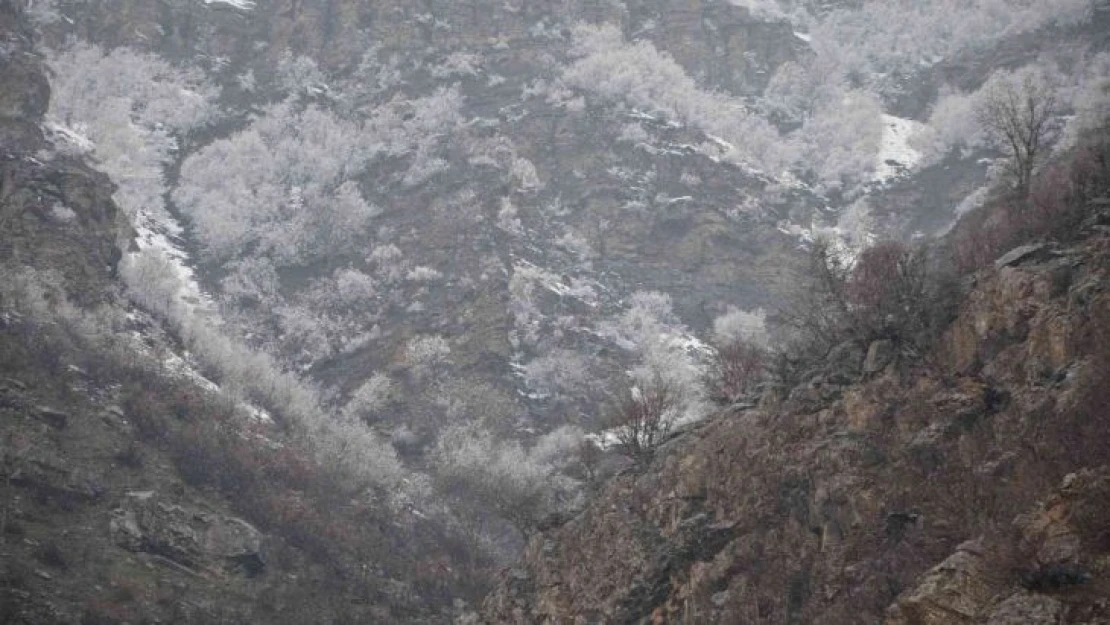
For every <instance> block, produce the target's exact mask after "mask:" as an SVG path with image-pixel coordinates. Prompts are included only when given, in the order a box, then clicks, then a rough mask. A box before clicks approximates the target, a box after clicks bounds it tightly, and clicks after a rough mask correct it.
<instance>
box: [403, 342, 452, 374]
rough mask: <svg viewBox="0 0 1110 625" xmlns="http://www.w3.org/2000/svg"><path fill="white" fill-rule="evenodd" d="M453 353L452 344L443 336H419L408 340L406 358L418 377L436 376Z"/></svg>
mask: <svg viewBox="0 0 1110 625" xmlns="http://www.w3.org/2000/svg"><path fill="white" fill-rule="evenodd" d="M450 355H451V345H450V344H449V343H448V342H447V339H445V338H443V337H442V336H435V335H430V336H418V337H414V338H413V339H411V340H410V341H409V342H408V345H407V347H406V348H405V360H406V362H407V363H408V365H409V366H410V367H412V371H413V373H414V374H416V376H417V377H421V378H422V377H425V376H434V375H435V374H436V373H437V372H438V371H439V370H440V369H441V368H442V367H443V366H444V365H445V364H446V363H447V359H448V357H449V356H450Z"/></svg>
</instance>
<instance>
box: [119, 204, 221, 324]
mask: <svg viewBox="0 0 1110 625" xmlns="http://www.w3.org/2000/svg"><path fill="white" fill-rule="evenodd" d="M159 212H160V213H162V214H161V215H155V214H154V213H153V212H150V211H146V210H142V209H140V210H139V212H138V214H137V215H135V219H134V222H133V223H132V225H133V226H134V228H135V232H136V237H135V243H136V245H138V246H139V249H140V250H146V249H153V250H155V251H157V252H159V253H160V254H161V255H162V256H163V257H164V258H165V259H166V260H167V261H169V266H170V267H171V268H172V269H173V271H174V273H175V274H176V276H177V278H178V282H179V283H180V284H181V290H180V291H179V292H178V294H177V299H178V301H179V302H180V303H181V304H182V306H183V307H184V309H185V312H186V314H187V315H188V316H193V315H199V316H202V317H206V318H209V319H212V320H213V321H215V319H214V317H215V310H216V307H215V305H214V304H213V302H212V299H211V298H210V297H208V295H206V294H205V293H204V291H202V290H201V288H200V284H199V283H198V282H197V279H196V274H194V273H193V269H192V267H190V266H189V255H188V253H187V252H185V250H183V249H181V247H180V245H179V244H178V243H177V241H179V240H180V236H181V234H182V232H183V231H184V230H183V229H182V227H181V224H179V223H177V221H175V220H174V219H173V217H171V216H170V215H169V214H167V213H165V211H159Z"/></svg>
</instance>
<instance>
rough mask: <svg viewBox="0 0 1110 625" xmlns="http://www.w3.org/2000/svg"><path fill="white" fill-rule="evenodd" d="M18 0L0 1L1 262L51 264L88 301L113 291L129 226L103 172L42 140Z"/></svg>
mask: <svg viewBox="0 0 1110 625" xmlns="http://www.w3.org/2000/svg"><path fill="white" fill-rule="evenodd" d="M17 4H18V3H17V2H15V0H4V1H3V2H0V85H3V89H0V232H3V233H4V235H3V237H2V238H0V262H11V263H16V264H22V265H28V266H34V267H40V268H43V267H49V268H51V269H52V270H53V271H55V272H57V273H58V274H59V275H60V276H62V279H63V281H64V285H62V286H64V287H66V290H67V294H68V295H70V296H71V297H72V298H73V299H74V300H75V301H77V302H80V303H82V304H91V303H93V302H96V301H102V300H103V299H104V298H105V297H107V296H109V294H110V293H111V291H112V289H111V287H110V279H111V276H112V275H113V274H114V272H115V266H116V263H117V262H118V261H119V259H120V251H119V246H118V241H120V240H121V234H123V233H125V232H126V231H127V230H126V228H127V226H126V225H125V224H123V223H122V222H121V221H119V219H120V216H119V213H118V210H117V208H116V205H115V203H114V202H113V201H112V194H113V193H114V192H115V187H114V185H112V183H111V181H109V180H108V177H107V176H105V175H104V174H102V173H99V172H96V171H94V170H93V169H91V168H90V167H88V166H87V165H86V164H84V163H83V162H81V161H80V160H77V159H73V158H70V157H66V156H62V155H59V154H55V153H54V151H53V150H52V149H51V146H50V145H49V143H48V142H47V141H46V140H45V139H44V136H43V132H42V123H43V116H44V115H45V113H46V109H47V106H48V104H49V102H50V85H49V83H48V82H47V79H46V70H45V66H44V64H43V61H42V58H41V55H40V54H39V52H38V50H37V49H36V48H35V47H34V42H33V40H32V37H31V33H30V31H29V30H28V28H27V27H26V23H25V20H22V19H20V18H19V15H20V14H19V11H18V8H17V6H16V5H17Z"/></svg>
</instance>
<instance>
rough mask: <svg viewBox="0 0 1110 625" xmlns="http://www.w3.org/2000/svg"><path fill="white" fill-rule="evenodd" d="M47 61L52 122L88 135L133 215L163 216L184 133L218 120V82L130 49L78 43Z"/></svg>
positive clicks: (95, 155) (120, 198) (122, 203)
mask: <svg viewBox="0 0 1110 625" xmlns="http://www.w3.org/2000/svg"><path fill="white" fill-rule="evenodd" d="M47 61H48V63H49V65H50V69H51V72H52V77H51V81H50V82H51V84H50V87H51V98H50V110H49V111H48V114H47V119H48V121H49V122H51V123H53V124H57V125H59V126H62V127H65V128H67V129H68V130H70V131H72V132H73V133H76V134H77V135H83V136H85V137H87V138H88V140H89V141H90V142H91V143H92V145H93V150H94V151H93V154H92V156H93V158H94V159H95V160H96V161H97V166H98V167H99V168H100V169H101V170H103V171H104V172H105V173H107V174H108V175H109V176H111V178H112V181H113V182H115V183H116V185H118V191H117V192H116V195H115V200H116V202H117V203H118V204H119V206H120V207H121V208H122V209H123V210H124V212H126V213H127V215H128V216H129V217H130V218H132V219H134V218H135V217H136V216H137V215H138V214H139V213H140V212H141V211H145V212H147V213H148V214H151V215H159V214H161V211H163V210H164V203H163V199H162V198H163V195H164V193H165V191H166V184H165V176H164V167H165V166H166V165H167V164H168V163H169V161H170V159H171V158H173V155H174V153H175V151H176V150H177V148H178V142H179V140H180V138H181V137H182V136H183V135H185V134H186V133H188V132H189V131H191V130H194V129H196V128H198V127H200V126H203V125H204V124H206V123H208V122H210V121H212V120H214V119H215V118H216V116H217V114H218V109H217V107H216V106H215V104H214V101H215V98H216V95H217V90H216V89H215V87H213V86H212V85H211V84H210V83H209V82H208V81H207V80H206V79H205V78H204V77H203V75H202V74H201V73H199V72H197V71H194V70H187V69H180V68H177V67H174V66H173V65H170V64H169V63H167V62H166V61H164V60H162V59H161V58H159V57H157V56H155V55H152V54H147V53H143V52H137V51H135V50H131V49H129V48H117V49H115V50H111V51H108V52H105V51H104V50H102V49H100V47H98V46H96V45H92V44H87V43H83V42H74V43H71V44H70V45H68V46H66V47H64V48H62V49H60V50H57V51H53V52H51V53H50V55H49V56H48V58H47Z"/></svg>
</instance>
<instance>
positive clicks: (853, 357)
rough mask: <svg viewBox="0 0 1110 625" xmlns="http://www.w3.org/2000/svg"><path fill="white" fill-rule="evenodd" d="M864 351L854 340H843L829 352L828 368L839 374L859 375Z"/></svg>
mask: <svg viewBox="0 0 1110 625" xmlns="http://www.w3.org/2000/svg"><path fill="white" fill-rule="evenodd" d="M863 359H864V353H863V349H861V348H860V346H859V344H858V343H856V342H855V341H845V342H843V343H841V344H840V345H837V346H836V347H834V348H833V349H832V351H830V352H829V357H828V359H827V362H828V364H829V368H830V369H832V370H833V371H834V372H836V373H839V374H846V375H848V376H855V375H859V372H860V367H862V366H863Z"/></svg>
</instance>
